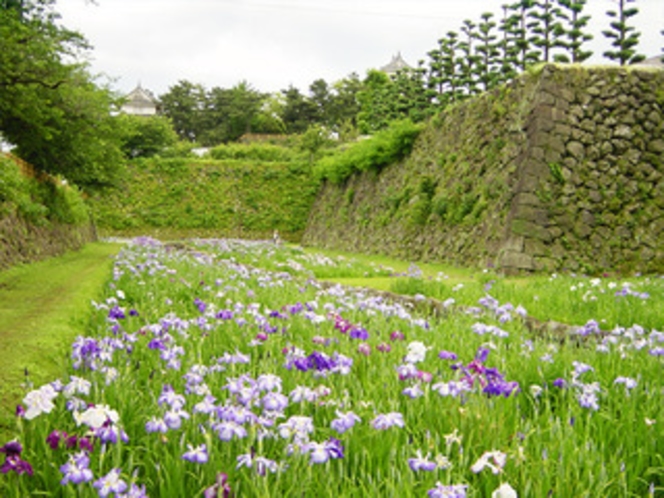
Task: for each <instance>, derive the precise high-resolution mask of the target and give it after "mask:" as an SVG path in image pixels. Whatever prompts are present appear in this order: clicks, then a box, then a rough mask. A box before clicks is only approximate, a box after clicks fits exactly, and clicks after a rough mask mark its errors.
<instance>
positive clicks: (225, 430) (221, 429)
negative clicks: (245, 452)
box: [213, 421, 247, 442]
mask: <svg viewBox="0 0 664 498" xmlns="http://www.w3.org/2000/svg"><path fill="white" fill-rule="evenodd" d="M213 428H214V430H215V431H216V432H217V436H218V437H219V439H220V440H222V441H226V442H228V441H232V440H233V439H244V438H245V437H247V430H246V429H245V428H244V427H243V426H241V425H240V424H238V423H237V422H233V421H224V422H220V423H218V424H216V425H215V426H214V427H213Z"/></svg>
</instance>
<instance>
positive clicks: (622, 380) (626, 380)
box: [613, 377, 637, 393]
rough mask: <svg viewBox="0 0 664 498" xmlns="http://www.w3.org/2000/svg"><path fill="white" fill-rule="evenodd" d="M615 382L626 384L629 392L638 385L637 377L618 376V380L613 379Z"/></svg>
mask: <svg viewBox="0 0 664 498" xmlns="http://www.w3.org/2000/svg"><path fill="white" fill-rule="evenodd" d="M613 384H614V385H615V384H624V386H625V390H626V391H627V392H628V393H629V391H631V390H632V389H634V388H635V387H636V385H637V382H636V379H632V378H631V377H616V380H614V381H613Z"/></svg>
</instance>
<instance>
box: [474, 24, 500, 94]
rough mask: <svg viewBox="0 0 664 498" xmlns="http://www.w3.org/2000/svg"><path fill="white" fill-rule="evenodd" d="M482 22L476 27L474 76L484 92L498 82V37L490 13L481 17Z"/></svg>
mask: <svg viewBox="0 0 664 498" xmlns="http://www.w3.org/2000/svg"><path fill="white" fill-rule="evenodd" d="M481 19H482V21H481V22H480V23H479V24H478V25H477V33H476V40H477V43H476V44H475V54H477V64H476V74H477V81H478V83H479V84H480V85H481V86H482V90H484V91H486V90H488V89H489V88H492V87H493V86H495V85H496V84H497V83H498V81H499V80H500V74H499V72H498V61H497V58H498V55H499V51H498V43H497V42H496V40H497V39H498V35H497V34H496V31H495V28H496V23H495V21H494V20H493V14H492V13H491V12H485V13H483V14H482V16H481Z"/></svg>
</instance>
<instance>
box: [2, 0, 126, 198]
mask: <svg viewBox="0 0 664 498" xmlns="http://www.w3.org/2000/svg"><path fill="white" fill-rule="evenodd" d="M53 5H54V2H53V1H52V0H34V1H27V0H26V1H4V2H3V3H2V4H1V5H0V7H1V8H0V133H2V135H3V136H4V137H5V138H6V140H8V141H9V142H11V143H13V144H14V145H16V147H17V149H16V150H17V153H18V154H19V155H20V156H21V157H22V158H23V159H25V160H27V161H29V162H30V163H32V164H33V165H34V166H35V167H36V168H37V169H39V170H42V171H46V172H49V173H53V174H60V175H63V176H65V177H66V178H67V179H68V180H69V181H71V182H74V183H77V184H79V185H80V186H82V187H85V188H94V187H97V186H103V185H108V184H111V183H113V182H114V181H115V180H116V178H117V177H118V175H119V174H120V172H121V167H120V165H121V164H122V152H121V150H120V146H121V140H122V133H121V129H120V127H119V126H118V123H117V120H115V119H114V118H113V117H112V116H111V115H110V109H111V106H112V105H113V104H114V99H113V96H112V95H111V93H110V91H108V90H107V89H102V88H100V87H98V86H97V85H96V84H94V83H93V80H92V77H91V76H90V75H89V74H88V73H87V71H86V70H85V67H84V66H83V65H82V64H77V63H76V59H77V58H78V57H79V56H80V55H81V53H82V52H83V51H84V50H85V49H87V44H86V43H85V40H84V39H83V37H82V36H81V35H79V34H78V33H75V32H73V31H70V30H68V29H66V28H64V27H61V26H60V25H59V24H58V23H57V18H58V16H57V13H56V12H55V11H54V10H53Z"/></svg>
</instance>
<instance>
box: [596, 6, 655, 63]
mask: <svg viewBox="0 0 664 498" xmlns="http://www.w3.org/2000/svg"><path fill="white" fill-rule="evenodd" d="M617 2H618V10H608V11H607V12H606V14H607V16H609V18H610V19H611V22H610V23H609V29H607V30H604V31H602V34H603V35H604V36H605V37H607V38H608V39H609V40H610V41H611V46H612V47H613V50H607V51H606V52H604V53H603V54H602V55H604V57H606V58H607V59H609V60H612V61H615V62H617V63H618V64H620V65H621V66H624V65H626V64H636V63H638V62H641V61H642V60H644V59H645V56H644V55H642V54H639V53H638V52H637V50H636V47H637V45H638V44H639V38H640V37H641V33H639V32H638V31H636V28H634V26H630V25H629V24H628V23H629V21H630V19H631V18H632V17H634V16H635V15H636V14H638V13H639V9H638V8H637V7H629V6H628V4H631V3H635V2H636V0H617Z"/></svg>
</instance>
